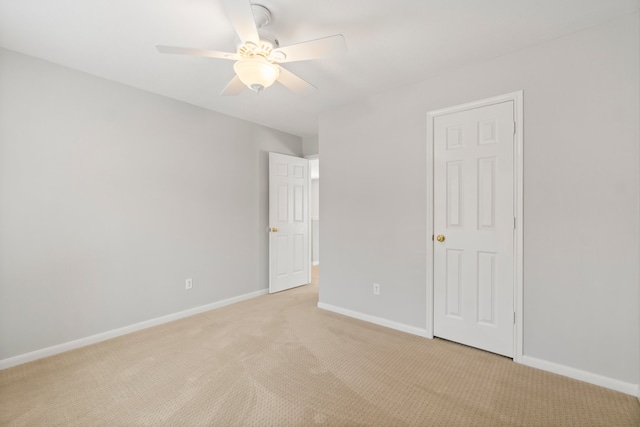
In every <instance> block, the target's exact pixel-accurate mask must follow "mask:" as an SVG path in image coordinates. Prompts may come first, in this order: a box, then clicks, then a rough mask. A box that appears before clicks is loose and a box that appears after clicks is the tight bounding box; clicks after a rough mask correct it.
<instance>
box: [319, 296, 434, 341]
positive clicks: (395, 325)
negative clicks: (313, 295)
mask: <svg viewBox="0 0 640 427" xmlns="http://www.w3.org/2000/svg"><path fill="white" fill-rule="evenodd" d="M318 308H321V309H322V310H327V311H332V312H334V313H338V314H342V315H344V316H347V317H353V318H354V319H359V320H364V321H365V322H369V323H375V324H376V325H380V326H384V327H387V328H391V329H396V330H398V331H402V332H406V333H408V334H413V335H418V336H421V337H427V338H428V335H427V330H426V329H421V328H416V327H415V326H409V325H405V324H404V323H399V322H394V321H392V320H387V319H383V318H381V317H376V316H371V315H368V314H363V313H358V312H357V311H352V310H347V309H346V308H342V307H336V306H335V305H331V304H325V303H323V302H318Z"/></svg>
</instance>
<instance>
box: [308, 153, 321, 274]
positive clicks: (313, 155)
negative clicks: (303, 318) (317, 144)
mask: <svg viewBox="0 0 640 427" xmlns="http://www.w3.org/2000/svg"><path fill="white" fill-rule="evenodd" d="M304 158H305V159H307V160H315V159H319V158H320V154H309V155H308V156H304ZM318 198H320V196H318ZM307 212H309V279H308V281H309V283H311V269H312V268H313V254H312V252H313V247H312V245H313V242H312V236H313V221H312V220H311V168H309V204H308V206H307Z"/></svg>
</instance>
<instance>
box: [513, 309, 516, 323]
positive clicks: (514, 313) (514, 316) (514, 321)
mask: <svg viewBox="0 0 640 427" xmlns="http://www.w3.org/2000/svg"><path fill="white" fill-rule="evenodd" d="M513 324H514V325H515V324H516V312H515V311H514V312H513Z"/></svg>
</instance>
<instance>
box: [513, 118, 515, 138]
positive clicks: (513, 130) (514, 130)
mask: <svg viewBox="0 0 640 427" xmlns="http://www.w3.org/2000/svg"><path fill="white" fill-rule="evenodd" d="M513 134H514V135H515V134H516V122H515V121H514V122H513Z"/></svg>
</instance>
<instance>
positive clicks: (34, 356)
mask: <svg viewBox="0 0 640 427" xmlns="http://www.w3.org/2000/svg"><path fill="white" fill-rule="evenodd" d="M268 292H269V291H268V290H267V289H263V290H260V291H255V292H250V293H248V294H244V295H238V296H237V297H232V298H228V299H225V300H222V301H217V302H213V303H211V304H206V305H201V306H199V307H194V308H190V309H188V310H184V311H180V312H178V313H173V314H168V315H166V316H162V317H156V318H155V319H150V320H145V321H144V322H140V323H135V324H133V325H129V326H124V327H122V328H118V329H112V330H110V331H106V332H102V333H99V334H96V335H91V336H88V337H85V338H80V339H77V340H73V341H69V342H66V343H62V344H57V345H54V346H51V347H46V348H43V349H40V350H36V351H32V352H30V353H25V354H21V355H18V356H14V357H10V358H8V359H3V360H0V370H2V369H7V368H11V367H13V366H17V365H22V364H23V363H27V362H32V361H34V360H38V359H43V358H45V357H49V356H53V355H56V354H60V353H64V352H65V351H69V350H74V349H76V348H80V347H85V346H87V345H90V344H95V343H98V342H101V341H106V340H108V339H111V338H115V337H119V336H121V335H126V334H130V333H132V332H136V331H139V330H142V329H147V328H150V327H152V326H157V325H162V324H163V323H168V322H172V321H174V320H178V319H182V318H185V317H189V316H193V315H195V314H200V313H204V312H205V311H210V310H214V309H216V308H220V307H224V306H227V305H231V304H234V303H237V302H240V301H245V300H248V299H251V298H256V297H259V296H261V295H266V294H267V293H268Z"/></svg>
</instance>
